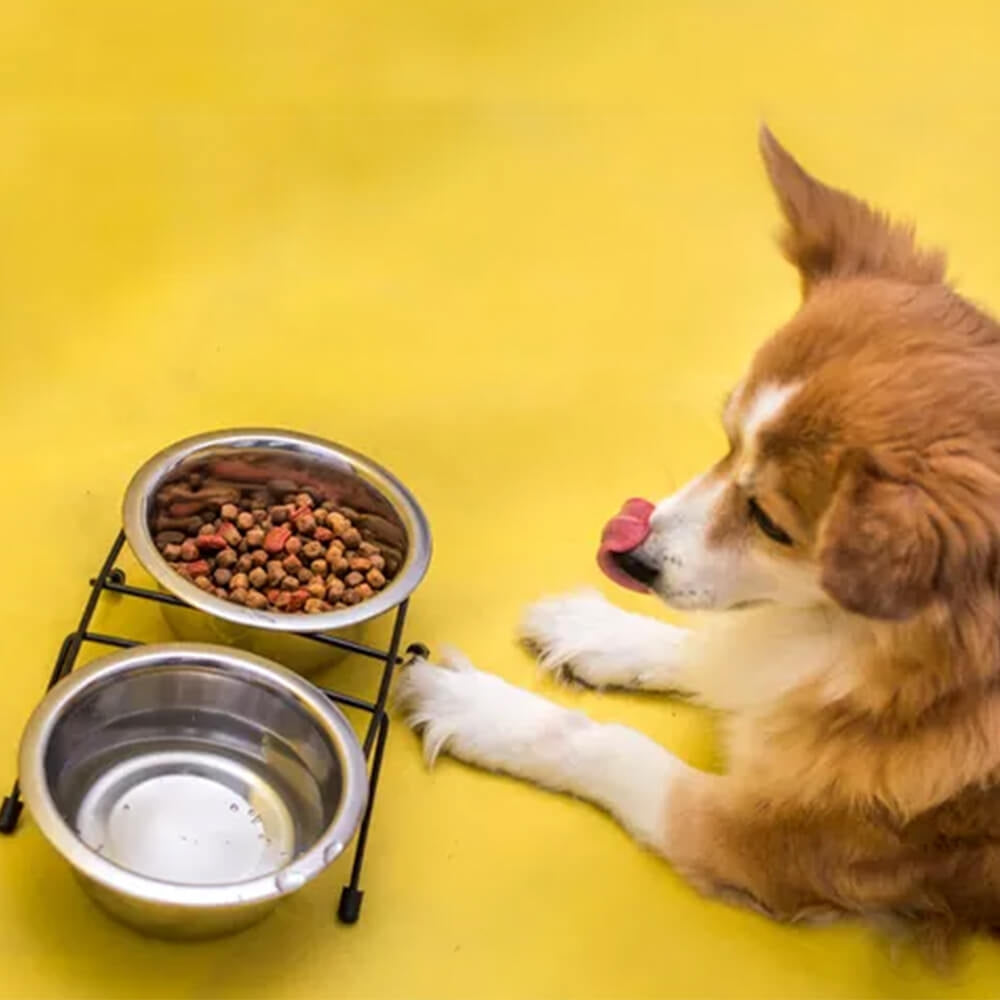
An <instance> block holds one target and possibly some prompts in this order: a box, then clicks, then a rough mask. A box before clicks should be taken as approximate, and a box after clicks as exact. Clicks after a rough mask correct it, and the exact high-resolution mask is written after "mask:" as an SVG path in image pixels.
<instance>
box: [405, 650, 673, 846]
mask: <svg viewBox="0 0 1000 1000" xmlns="http://www.w3.org/2000/svg"><path fill="white" fill-rule="evenodd" d="M444 663H445V665H444V666H443V667H439V666H435V665H433V664H430V663H427V662H426V661H423V660H418V661H417V662H415V663H413V664H411V665H410V666H409V667H408V668H407V669H405V670H404V671H403V672H402V675H401V676H400V679H399V682H398V687H397V691H396V700H397V704H398V705H399V707H400V708H401V709H402V711H403V712H404V714H405V716H406V718H407V720H408V721H409V723H410V725H412V726H413V727H414V728H415V729H418V730H421V731H422V733H423V740H424V750H425V753H426V755H427V758H428V760H429V761H433V760H434V758H435V757H436V756H437V755H438V754H439V753H440V752H442V751H447V752H448V753H450V754H451V755H452V756H454V757H457V758H459V759H460V760H464V761H466V762H467V763H469V764H475V765H478V766H479V767H483V768H486V769H488V770H491V771H501V772H503V773H505V774H510V775H513V776H514V777H517V778H523V779H525V780H527V781H532V782H534V783H535V784H538V785H542V786H544V787H546V788H550V789H552V790H553V791H559V792H568V793H569V794H571V795H575V796H578V797H579V798H581V799H586V800H588V801H590V802H593V803H594V804H595V805H598V806H600V807H602V808H603V809H605V810H607V811H608V812H610V813H611V814H612V815H613V816H614V817H615V818H616V819H617V820H618V822H619V823H621V825H622V826H624V827H625V829H627V830H628V831H629V833H631V834H632V836H634V837H635V838H636V839H637V840H640V841H642V842H643V843H645V844H648V845H650V846H652V847H654V848H656V847H658V846H659V845H661V844H662V841H663V836H664V822H665V819H666V815H667V799H668V797H669V794H670V787H671V784H672V782H673V781H674V780H675V779H676V777H677V776H678V775H679V774H681V773H682V772H684V771H686V770H690V769H689V768H688V767H687V765H685V764H683V763H682V762H681V761H680V760H678V759H677V758H675V757H674V756H673V755H672V754H670V753H668V752H667V751H666V750H664V749H663V748H662V747H660V746H658V745H657V744H656V743H654V742H653V741H652V740H650V739H648V738H647V737H645V736H643V735H642V734H641V733H638V732H636V731H635V730H632V729H628V728H627V727H625V726H619V725H608V724H600V723H597V722H594V721H593V720H591V719H589V718H588V717H587V716H586V715H583V714H582V713H580V712H574V711H570V710H569V709H566V708H562V707H561V706H559V705H556V704H554V703H553V702H550V701H548V700H546V699H545V698H541V697H539V696H538V695H536V694H532V693H531V692H529V691H525V690H523V689H521V688H518V687H514V686H513V685H512V684H508V683H507V682H506V681H504V680H502V679H501V678H499V677H497V676H495V675H493V674H487V673H483V672H482V671H480V670H477V669H476V668H475V667H473V666H472V665H471V664H470V663H468V661H466V660H465V659H464V658H463V657H462V656H461V655H459V654H451V655H450V656H448V657H446V658H445V660H444Z"/></svg>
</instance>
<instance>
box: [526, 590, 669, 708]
mask: <svg viewBox="0 0 1000 1000" xmlns="http://www.w3.org/2000/svg"><path fill="white" fill-rule="evenodd" d="M684 635H685V632H684V630H683V629H679V628H675V627H674V626H672V625H667V624H665V623H663V622H658V621H655V620H653V619H651V618H644V617H643V616H642V615H636V614H632V613H630V612H628V611H622V610H621V609H620V608H616V607H615V606H614V605H613V604H611V603H609V602H608V601H606V600H605V599H604V598H603V597H602V596H601V595H600V594H598V593H597V592H596V591H584V592H581V593H576V594H565V595H562V596H560V597H549V598H546V599H545V600H542V601H539V602H538V603H537V604H533V605H532V606H531V607H529V608H528V610H527V612H526V613H525V615H524V618H523V619H522V621H521V627H520V637H521V640H522V641H523V642H524V643H525V645H527V646H528V647H529V648H530V649H532V650H533V651H534V652H535V653H536V654H537V655H538V662H539V664H540V666H541V667H542V669H543V670H545V671H547V672H548V673H550V674H552V675H553V676H554V677H556V678H557V679H559V680H564V681H570V682H573V681H575V682H577V683H579V684H582V685H584V686H586V687H595V688H602V687H626V688H637V689H650V690H654V689H655V690H666V689H669V687H670V677H671V674H672V671H673V669H674V667H675V666H676V663H677V660H678V650H679V648H680V645H681V643H682V641H683V638H684Z"/></svg>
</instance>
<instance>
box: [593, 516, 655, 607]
mask: <svg viewBox="0 0 1000 1000" xmlns="http://www.w3.org/2000/svg"><path fill="white" fill-rule="evenodd" d="M654 510H655V508H654V506H653V504H651V503H650V502H649V501H648V500H642V499H638V498H633V499H632V500H627V501H626V502H625V506H624V507H622V509H621V511H620V512H619V513H618V514H616V515H615V516H614V517H613V518H611V520H610V521H608V523H607V524H606V525H605V526H604V532H603V534H602V535H601V547H600V549H599V550H598V552H597V565H598V566H600V567H601V569H602V570H603V571H604V573H605V574H606V575H607V576H608V577H610V578H611V579H612V580H614V581H615V583H617V584H620V585H621V586H622V587H627V588H628V589H629V590H636V591H638V592H639V593H641V594H645V593H647V592H648V590H649V588H648V587H644V586H643V585H642V584H641V583H639V581H638V580H633V579H632V577H630V576H629V575H628V574H627V573H625V572H623V571H622V569H621V568H620V567H619V566H618V564H617V563H616V562H615V560H614V558H613V553H615V552H631V551H632V549H634V548H637V547H638V546H640V545H641V544H642V543H643V542H644V541H645V539H646V536H647V535H648V534H649V519H650V518H651V517H652V516H653V511H654Z"/></svg>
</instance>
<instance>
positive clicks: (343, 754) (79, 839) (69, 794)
mask: <svg viewBox="0 0 1000 1000" xmlns="http://www.w3.org/2000/svg"><path fill="white" fill-rule="evenodd" d="M20 779H21V789H22V793H23V795H24V798H25V801H26V803H27V805H28V808H29V810H30V811H31V814H32V816H33V817H34V820H35V822H36V824H37V825H38V827H39V829H40V830H41V832H42V833H43V834H44V835H45V837H46V838H47V839H48V840H49V842H50V843H51V844H52V845H53V846H54V847H55V848H56V850H57V851H58V852H59V853H60V854H62V855H63V857H64V858H65V859H66V860H67V861H68V862H69V863H70V864H71V865H72V866H73V868H74V869H75V870H76V873H77V874H78V875H79V877H80V879H81V881H82V882H83V885H84V887H85V888H86V889H87V890H88V891H89V892H90V893H91V895H92V896H93V897H94V898H95V899H96V900H97V901H98V902H99V903H100V904H101V905H102V906H103V907H104V908H105V909H107V910H108V911H109V912H111V913H112V914H113V915H114V916H116V917H118V918H119V919H121V920H123V921H125V922H126V923H128V924H130V925H132V926H133V927H135V928H137V929H139V930H141V931H144V932H147V933H151V934H155V935H158V936H165V937H180V938H196V937H207V936H214V935H219V934H224V933H228V932H231V931H235V930H239V929H241V928H243V927H246V926H248V925H249V924H251V923H253V922H255V921H256V920H258V919H260V918H261V917H263V916H264V915H265V914H266V913H268V912H269V911H270V910H271V908H272V907H273V906H275V905H276V904H277V903H278V901H279V900H280V899H281V898H282V897H284V896H287V895H289V894H290V893H292V892H294V891H296V890H297V889H300V888H301V887H302V886H304V885H305V884H306V883H307V882H309V881H310V880H311V879H313V878H315V877H316V875H318V874H319V873H320V872H321V871H323V870H324V869H325V868H326V867H327V866H329V865H330V864H331V863H332V862H333V861H334V859H335V858H337V857H338V856H339V855H340V853H341V852H342V851H343V849H344V847H345V846H346V845H347V844H348V843H349V842H350V840H351V838H352V837H353V836H354V833H355V831H356V830H357V828H358V825H359V823H360V821H361V817H362V814H363V811H364V808H365V803H366V801H367V791H368V782H367V773H366V768H365V758H364V754H363V753H362V750H361V747H360V745H359V744H358V740H357V737H356V736H355V734H354V731H353V729H352V728H351V726H350V724H349V723H348V722H347V720H346V719H345V718H344V716H343V715H342V714H341V712H340V711H339V710H338V709H337V708H335V707H334V706H333V705H332V704H331V703H330V702H329V701H328V699H327V698H326V697H324V696H323V695H322V694H321V693H320V692H319V691H318V690H317V689H316V688H314V687H313V686H312V685H311V684H309V683H307V682H306V681H304V680H302V679H301V678H299V677H297V676H296V675H295V674H293V673H291V672H290V671H288V670H285V669H284V668H283V667H279V666H277V665H276V664H273V663H269V662H268V661H266V660H263V659H261V658H259V657H256V656H253V655H250V654H247V653H242V652H237V651H235V650H230V649H223V648H221V647H214V646H201V645H194V644H185V643H166V644H163V645H159V646H145V647H137V648H136V649H131V650H128V651H125V652H120V653H115V654H112V655H110V656H106V657H103V658H101V659H99V660H96V661H94V662H92V663H90V664H89V665H88V666H85V667H81V668H80V669H79V670H76V671H74V672H73V673H72V674H70V675H69V676H68V677H66V678H65V679H64V680H62V681H60V682H59V684H57V685H56V686H55V687H54V688H53V689H52V691H50V692H49V694H48V695H47V696H46V698H45V699H44V700H43V701H42V703H41V704H40V705H39V706H38V708H37V709H36V710H35V712H34V714H33V715H32V717H31V719H30V721H29V723H28V726H27V728H26V729H25V732H24V736H23V738H22V742H21V752H20Z"/></svg>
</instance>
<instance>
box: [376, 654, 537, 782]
mask: <svg viewBox="0 0 1000 1000" xmlns="http://www.w3.org/2000/svg"><path fill="white" fill-rule="evenodd" d="M395 701H396V706H397V708H398V709H399V710H400V712H401V713H402V715H403V717H404V719H405V720H406V722H407V723H408V724H409V725H410V726H411V727H412V728H413V729H415V730H416V731H417V732H419V733H420V734H421V736H422V737H423V744H424V755H425V757H426V759H427V762H428V764H433V763H434V761H435V759H436V758H437V757H438V755H439V754H440V753H442V752H445V751H447V752H448V753H450V754H451V755H452V756H454V757H458V758H460V759H462V760H466V761H468V762H469V763H473V764H478V765H479V766H480V767H487V768H491V769H497V770H502V769H504V768H505V767H506V766H507V765H508V763H509V758H510V754H511V753H512V752H516V751H517V750H518V749H519V748H521V747H523V746H530V745H531V744H532V743H533V742H534V740H535V738H536V733H537V732H538V727H539V725H540V722H541V721H542V720H543V719H544V717H545V715H546V713H548V712H551V711H552V706H550V705H549V704H548V702H545V701H543V700H542V699H541V698H538V697H537V696H536V695H533V694H531V693H530V692H528V691H524V690H522V689H521V688H518V687H514V685H512V684H508V683H507V682H506V681H505V680H503V679H502V678H500V677H497V676H496V675H495V674H487V673H484V672H483V671H482V670H477V669H476V668H475V667H474V666H473V665H472V664H471V663H470V662H469V661H468V660H467V659H466V658H465V657H464V656H463V655H462V654H461V653H459V652H457V651H455V650H449V651H447V652H445V654H444V655H443V656H442V657H441V665H440V666H438V665H436V664H433V663H429V662H428V661H427V660H422V659H421V660H416V661H415V662H414V663H411V664H410V665H409V666H407V667H406V668H405V669H403V671H402V672H401V674H400V677H399V681H398V682H397V685H396V696H395Z"/></svg>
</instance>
